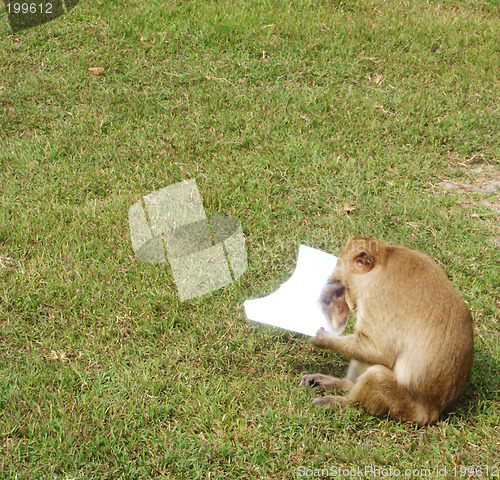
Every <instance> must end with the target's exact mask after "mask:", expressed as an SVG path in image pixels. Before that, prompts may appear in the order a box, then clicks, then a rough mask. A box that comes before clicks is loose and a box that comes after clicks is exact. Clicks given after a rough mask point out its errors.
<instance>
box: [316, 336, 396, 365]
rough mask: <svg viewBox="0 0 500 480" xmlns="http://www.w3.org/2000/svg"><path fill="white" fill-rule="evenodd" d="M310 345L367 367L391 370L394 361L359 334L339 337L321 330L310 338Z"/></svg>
mask: <svg viewBox="0 0 500 480" xmlns="http://www.w3.org/2000/svg"><path fill="white" fill-rule="evenodd" d="M311 343H312V344H313V345H315V346H316V347H320V348H328V349H329V350H333V351H335V352H338V353H340V354H341V355H343V356H345V357H348V358H353V359H354V360H359V361H360V362H364V363H367V364H369V365H384V366H385V367H388V368H392V366H393V365H394V361H393V359H392V358H391V357H392V355H388V352H387V351H386V350H385V349H384V350H383V351H382V349H381V348H380V347H377V345H376V344H375V342H373V341H372V340H371V339H370V338H369V337H368V336H366V335H364V334H363V333H360V332H355V333H353V334H352V335H346V336H344V337H339V336H337V335H333V334H331V333H329V332H327V331H326V330H324V329H323V328H320V329H319V330H318V331H317V332H316V336H315V337H312V338H311Z"/></svg>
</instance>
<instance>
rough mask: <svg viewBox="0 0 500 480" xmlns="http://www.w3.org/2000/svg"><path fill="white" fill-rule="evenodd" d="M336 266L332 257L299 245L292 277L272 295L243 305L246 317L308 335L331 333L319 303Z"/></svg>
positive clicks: (248, 301)
mask: <svg viewBox="0 0 500 480" xmlns="http://www.w3.org/2000/svg"><path fill="white" fill-rule="evenodd" d="M336 264H337V257H335V256H334V255H330V254H329V253H326V252H323V251H321V250H316V249H315V248H311V247H307V246H305V245H301V246H300V247H299V255H298V257H297V266H296V267H295V271H294V272H293V275H292V276H291V277H290V278H289V279H288V280H287V281H286V282H284V283H283V284H281V286H280V287H279V288H278V290H276V291H275V292H274V293H272V294H271V295H268V296H267V297H262V298H257V299H255V300H246V301H245V302H244V303H243V306H244V307H245V313H246V316H247V318H248V319H249V320H252V321H254V322H260V323H265V324H268V325H273V326H275V327H280V328H284V329H286V330H291V331H292V332H298V333H303V334H305V335H310V336H314V335H315V334H316V332H317V331H318V329H319V328H321V327H323V328H324V329H325V330H328V331H329V332H332V333H334V332H333V329H332V327H331V326H330V324H329V322H328V321H327V319H326V317H325V315H324V313H323V312H322V311H321V308H320V305H319V301H318V300H319V297H320V295H321V291H322V290H323V287H324V286H325V284H326V282H327V281H328V278H329V277H330V275H331V273H332V271H333V269H334V267H335V265H336Z"/></svg>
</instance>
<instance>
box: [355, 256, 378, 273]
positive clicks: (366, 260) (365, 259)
mask: <svg viewBox="0 0 500 480" xmlns="http://www.w3.org/2000/svg"><path fill="white" fill-rule="evenodd" d="M353 260H354V267H355V268H356V269H357V270H361V271H362V272H365V273H367V272H369V271H370V270H371V269H372V268H373V267H374V266H375V261H374V259H373V257H372V256H371V255H370V254H369V253H366V252H361V253H358V254H357V255H356V256H355V257H354V258H353Z"/></svg>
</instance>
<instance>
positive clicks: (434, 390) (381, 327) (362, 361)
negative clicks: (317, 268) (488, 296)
mask: <svg viewBox="0 0 500 480" xmlns="http://www.w3.org/2000/svg"><path fill="white" fill-rule="evenodd" d="M319 301H320V304H321V308H322V310H323V312H324V313H325V314H326V316H327V318H328V320H329V322H330V324H331V325H332V327H333V329H334V330H335V331H339V330H342V329H343V327H344V326H345V324H346V322H347V319H348V317H349V315H350V312H351V311H352V312H355V313H356V322H355V327H354V332H353V333H352V334H350V335H343V336H340V335H335V334H332V333H329V332H327V331H326V330H324V329H322V328H321V329H320V330H318V331H317V333H316V335H315V336H314V337H312V338H311V342H312V344H313V345H314V346H316V347H319V348H326V349H330V350H333V351H335V352H337V353H340V354H341V355H343V356H345V357H348V358H350V359H351V362H350V364H349V368H348V371H347V374H346V376H345V377H344V378H342V379H340V378H335V377H330V376H327V375H322V374H312V375H304V376H303V377H302V380H301V385H309V386H313V387H316V388H317V389H318V390H322V391H327V390H335V391H344V392H347V393H346V395H326V396H321V397H318V398H317V399H316V400H314V402H313V403H314V404H317V405H323V406H324V405H329V406H334V407H340V408H345V407H346V406H347V405H348V404H349V403H355V404H360V405H361V406H362V407H364V409H365V410H366V411H367V412H368V413H370V414H373V415H379V416H384V415H386V416H387V415H388V416H389V417H391V418H394V419H397V420H402V421H410V422H413V423H416V424H418V425H426V424H429V423H433V422H435V421H436V420H437V419H438V418H439V417H440V415H441V414H443V413H446V412H449V411H450V410H451V409H452V407H453V406H454V405H455V403H456V402H457V400H458V398H459V396H460V394H461V392H462V390H463V389H464V386H465V383H466V382H467V379H468V377H469V375H470V371H471V367H472V359H473V325H472V315H471V313H470V310H469V308H468V306H467V304H466V303H465V301H464V300H463V299H462V298H461V296H460V295H459V293H458V292H457V290H456V289H455V288H454V287H453V285H452V283H451V282H450V280H449V279H448V278H447V276H446V275H445V273H444V272H443V270H442V269H441V268H440V267H439V266H438V265H437V264H436V263H435V262H434V261H433V260H432V259H431V258H430V257H429V256H428V255H426V254H424V253H421V252H418V251H415V250H410V249H409V248H406V247H402V246H394V245H392V244H388V243H386V242H384V241H382V240H378V239H374V238H361V237H355V236H351V237H349V239H348V241H347V243H346V245H345V246H344V248H343V249H342V250H341V252H340V254H339V257H338V261H337V265H336V266H335V268H334V270H333V272H332V274H331V276H330V278H329V280H328V283H327V284H326V286H325V287H324V289H323V291H322V292H321V296H320V300H319Z"/></svg>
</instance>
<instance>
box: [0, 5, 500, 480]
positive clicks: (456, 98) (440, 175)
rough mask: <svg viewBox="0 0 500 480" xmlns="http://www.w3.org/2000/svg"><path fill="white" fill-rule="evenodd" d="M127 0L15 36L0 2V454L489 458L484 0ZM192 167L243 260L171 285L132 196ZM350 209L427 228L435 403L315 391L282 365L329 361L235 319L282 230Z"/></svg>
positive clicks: (114, 468) (285, 464)
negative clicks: (441, 341)
mask: <svg viewBox="0 0 500 480" xmlns="http://www.w3.org/2000/svg"><path fill="white" fill-rule="evenodd" d="M125 3H126V4H124V3H123V2H116V1H110V2H104V1H98V0H82V1H81V2H80V3H79V4H78V6H77V7H76V8H75V9H74V10H72V11H71V12H70V13H68V14H66V15H64V16H62V17H60V18H59V19H56V20H54V21H52V22H49V23H47V24H44V25H42V26H39V27H37V28H33V29H29V30H25V31H22V32H17V33H15V34H12V32H11V31H10V29H9V24H8V22H7V16H6V13H5V9H4V8H3V7H1V8H0V18H2V19H3V20H2V22H0V71H2V76H1V78H0V106H1V108H0V115H1V116H0V123H1V126H2V128H1V130H0V146H1V148H0V162H1V167H2V168H1V169H0V202H1V203H0V205H1V208H0V349H1V356H0V372H1V375H0V383H1V386H0V415H1V416H0V435H1V441H0V451H1V454H2V455H1V458H0V476H1V478H5V479H10V478H18V479H61V480H62V479H70V478H71V479H73V478H75V479H90V478H96V479H119V478H121V479H136V478H137V479H139V478H148V479H155V478H167V479H177V478H192V479H197V478H200V479H201V478H203V479H223V478H227V479H233V478H248V479H282V478H298V477H300V476H301V475H302V474H304V475H302V476H303V477H304V478H308V477H311V476H312V475H310V474H311V473H312V474H314V469H322V468H323V469H325V468H330V467H331V468H343V469H346V468H355V467H356V468H357V467H361V468H363V467H364V466H376V467H379V468H389V467H392V468H393V469H395V468H397V469H400V470H401V471H403V470H405V469H412V470H413V469H419V468H422V469H432V472H433V475H434V476H435V475H437V473H436V470H435V469H436V468H438V467H440V468H445V467H446V468H447V475H448V477H453V476H456V477H463V478H465V477H466V475H468V476H469V477H472V478H473V477H474V476H475V475H476V473H477V472H472V473H471V471H464V470H463V469H464V468H465V467H474V466H489V467H490V468H491V467H493V466H495V465H497V466H498V465H499V464H498V458H499V451H500V444H499V440H498V438H499V430H498V429H499V427H498V425H499V424H500V410H499V408H498V398H499V384H500V374H499V371H500V369H499V367H500V364H499V362H500V337H499V335H498V331H499V324H498V314H499V288H498V278H499V264H498V246H499V242H500V232H499V230H498V208H499V196H498V186H497V187H496V189H495V185H498V184H495V183H494V182H493V183H492V180H495V179H496V180H498V176H499V149H498V146H499V145H498V127H499V122H498V97H499V93H500V92H499V88H498V85H499V83H498V57H499V52H498V34H499V23H498V5H497V4H496V2H494V1H485V0H470V1H464V0H454V1H447V0H443V1H436V2H433V3H431V2H426V1H423V0H412V1H404V2H385V1H382V0H368V1H363V2H361V1H354V0H353V1H349V2H340V1H331V2H324V1H320V0H315V1H304V2H291V3H290V2H278V1H274V0H266V1H259V2H251V3H248V2H241V1H236V2H235V1H227V0H221V1H218V2H210V1H202V0H198V1H197V0H193V1H184V2H178V1H175V0H174V1H172V2H161V3H159V2H144V1H142V0H135V1H133V2H125ZM89 67H102V68H104V69H105V70H104V74H102V75H94V74H91V73H90V72H89V71H88V68H89ZM190 178H195V179H196V181H197V183H198V186H199V189H200V192H201V195H202V197H203V201H204V206H205V208H206V210H207V214H209V215H232V216H235V217H237V218H238V219H239V220H240V221H241V223H242V227H243V230H244V232H245V235H246V246H247V250H248V261H249V268H248V270H247V272H246V273H245V274H244V275H243V276H242V277H241V278H240V279H239V280H238V281H237V282H235V283H233V284H231V285H229V286H227V287H225V288H223V289H221V290H218V291H215V292H213V293H212V294H209V295H206V296H204V297H201V298H196V299H193V300H191V301H186V302H180V301H179V299H178V297H177V294H176V289H175V284H174V282H173V277H172V275H171V273H170V271H169V269H168V268H167V267H166V266H165V265H147V264H142V263H139V262H138V261H137V260H136V259H135V258H134V253H133V250H132V247H131V243H130V236H129V232H128V225H127V212H128V208H129V207H130V206H131V205H132V204H133V203H134V202H135V201H137V200H138V199H139V198H141V197H142V196H143V195H146V194H148V193H150V192H152V191H154V190H157V189H159V188H162V187H164V186H166V185H169V184H172V183H176V182H178V181H182V180H185V179H190ZM445 182H457V184H460V185H462V184H472V185H473V188H465V187H464V188H462V189H461V188H456V189H447V188H443V184H444V183H445ZM345 202H347V203H348V204H349V205H350V206H354V207H355V210H354V211H352V212H351V213H350V214H346V213H345V212H344V211H343V205H344V203H345ZM350 232H355V233H358V234H361V235H372V236H377V237H381V238H384V239H386V240H388V241H392V242H395V243H399V244H404V245H407V246H409V247H411V248H416V249H419V250H423V251H426V252H427V253H429V254H430V255H431V256H432V257H433V258H435V259H436V261H437V262H438V263H439V264H440V265H441V266H443V268H444V269H445V271H446V272H447V274H448V276H449V277H450V279H451V280H452V281H453V283H454V285H455V286H456V287H457V289H458V290H459V291H460V292H461V294H462V296H463V297H464V299H465V300H466V301H467V302H468V304H469V306H470V308H471V311H472V313H473V316H474V319H475V334H476V336H475V351H476V355H475V361H474V366H473V371H472V375H471V379H470V381H469V383H468V385H467V387H466V390H465V392H464V394H463V396H462V398H461V401H460V402H459V405H458V406H457V408H456V409H455V410H454V411H453V412H452V413H451V414H450V415H448V416H444V417H442V418H441V419H440V420H439V422H437V423H436V424H434V425H432V426H428V427H425V428H416V427H415V426H413V425H411V424H407V423H402V422H395V421H392V420H389V419H387V418H376V417H372V416H370V415H368V414H366V413H365V412H364V411H363V410H361V409H359V408H356V407H353V408H350V409H348V410H347V411H346V412H345V413H343V414H338V413H334V412H328V411H325V410H321V409H317V408H314V406H312V405H311V401H312V399H313V398H314V397H315V394H314V393H313V392H311V391H309V390H307V389H299V388H298V384H299V382H300V377H301V375H302V374H304V373H313V372H315V371H322V372H325V373H330V372H334V373H335V374H337V375H340V374H342V372H343V371H344V369H345V367H346V359H344V358H341V357H340V356H338V355H334V354H330V353H327V352H322V351H317V350H313V348H312V347H311V346H310V344H309V342H308V339H307V338H305V337H303V336H301V335H295V334H290V333H288V332H285V331H280V330H276V329H272V328H271V327H262V326H257V325H254V324H250V323H249V322H247V321H246V319H245V317H244V313H243V311H242V303H243V301H244V300H245V299H247V298H255V297H259V296H262V295H265V294H267V293H270V292H271V291H273V290H274V289H275V288H276V287H277V286H278V285H279V284H280V283H281V282H283V281H284V280H286V279H287V278H288V277H289V275H290V274H291V272H292V271H293V268H294V263H295V257H296V253H297V250H298V245H299V244H301V243H305V244H307V245H310V246H313V247H316V248H321V249H324V250H327V251H330V252H332V253H337V252H338V250H339V248H340V247H341V246H342V244H343V243H344V242H345V240H346V238H347V236H348V234H349V233H350ZM301 466H302V467H305V468H308V469H309V470H300V469H299V467H301ZM454 468H455V470H453V469H454ZM461 469H462V470H461ZM332 471H333V470H330V471H328V472H324V471H323V472H321V470H318V473H328V474H329V476H330V477H331V476H332V475H330V474H331V473H332ZM467 472H468V473H467ZM491 473H494V471H491V470H490V474H491ZM497 473H498V472H497ZM462 474H463V475H462ZM483 475H484V472H483ZM323 476H325V475H323ZM424 476H426V474H425V472H423V473H418V472H417V473H415V474H413V477H414V478H419V477H424ZM490 476H491V475H490Z"/></svg>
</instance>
